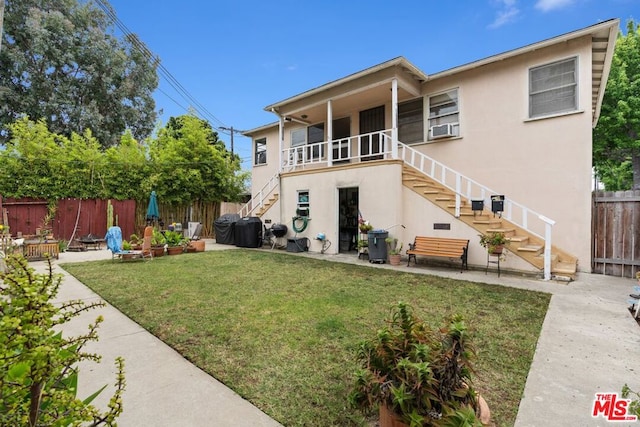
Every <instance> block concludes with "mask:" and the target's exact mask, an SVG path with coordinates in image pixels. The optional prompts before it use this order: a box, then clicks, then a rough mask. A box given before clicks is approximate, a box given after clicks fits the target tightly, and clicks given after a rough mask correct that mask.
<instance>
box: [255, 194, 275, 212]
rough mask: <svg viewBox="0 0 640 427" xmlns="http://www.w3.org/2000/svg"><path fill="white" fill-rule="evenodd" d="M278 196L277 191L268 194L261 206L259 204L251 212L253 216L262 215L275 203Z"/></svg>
mask: <svg viewBox="0 0 640 427" xmlns="http://www.w3.org/2000/svg"><path fill="white" fill-rule="evenodd" d="M279 198H280V196H279V195H278V193H271V194H269V196H268V197H267V199H266V200H265V201H264V203H263V204H262V206H260V207H259V208H258V209H256V210H255V211H254V212H253V214H254V215H255V216H257V217H262V215H264V214H265V213H266V212H267V211H268V210H269V209H270V208H271V206H273V205H275V203H276V202H277V201H278V199H279Z"/></svg>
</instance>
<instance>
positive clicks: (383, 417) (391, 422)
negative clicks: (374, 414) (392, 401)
mask: <svg viewBox="0 0 640 427" xmlns="http://www.w3.org/2000/svg"><path fill="white" fill-rule="evenodd" d="M380 427H409V424H406V423H404V422H402V419H400V417H399V416H398V415H397V414H395V413H394V412H393V411H392V410H391V409H389V408H387V405H380Z"/></svg>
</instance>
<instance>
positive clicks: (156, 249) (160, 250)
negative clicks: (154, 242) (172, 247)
mask: <svg viewBox="0 0 640 427" xmlns="http://www.w3.org/2000/svg"><path fill="white" fill-rule="evenodd" d="M151 252H152V253H153V257H154V258H157V257H159V256H162V255H164V246H152V247H151Z"/></svg>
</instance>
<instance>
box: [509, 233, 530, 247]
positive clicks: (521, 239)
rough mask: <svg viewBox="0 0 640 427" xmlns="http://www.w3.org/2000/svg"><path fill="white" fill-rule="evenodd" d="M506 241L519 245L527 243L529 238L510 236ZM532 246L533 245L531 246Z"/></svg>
mask: <svg viewBox="0 0 640 427" xmlns="http://www.w3.org/2000/svg"><path fill="white" fill-rule="evenodd" d="M507 240H508V241H510V242H514V243H520V244H521V245H524V244H526V243H527V242H528V241H529V236H517V235H516V236H511V237H508V238H507ZM531 246H533V245H531Z"/></svg>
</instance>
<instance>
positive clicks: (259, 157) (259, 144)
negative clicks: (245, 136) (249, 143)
mask: <svg viewBox="0 0 640 427" xmlns="http://www.w3.org/2000/svg"><path fill="white" fill-rule="evenodd" d="M253 161H254V165H264V164H266V163H267V138H261V139H256V143H255V152H254V160H253Z"/></svg>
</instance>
